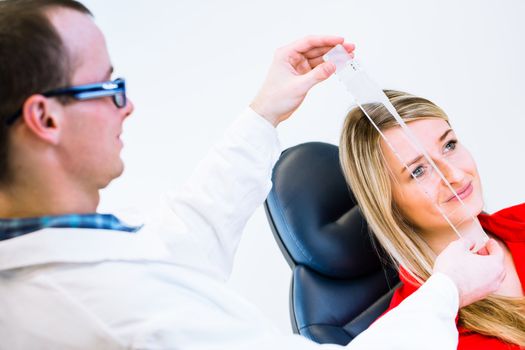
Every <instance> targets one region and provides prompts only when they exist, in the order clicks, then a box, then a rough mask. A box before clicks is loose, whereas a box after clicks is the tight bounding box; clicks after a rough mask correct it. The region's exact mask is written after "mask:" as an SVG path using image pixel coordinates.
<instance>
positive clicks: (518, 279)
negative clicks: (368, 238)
mask: <svg viewBox="0 0 525 350" xmlns="http://www.w3.org/2000/svg"><path fill="white" fill-rule="evenodd" d="M386 94H387V96H388V98H389V99H390V101H391V102H392V104H393V105H394V107H395V108H396V110H397V111H398V112H399V114H400V116H401V118H403V120H405V122H406V123H407V125H408V126H409V127H410V128H411V129H412V131H413V132H414V133H415V135H416V136H417V137H418V139H419V140H421V141H422V143H423V146H424V147H425V148H426V149H427V151H428V153H429V155H430V157H431V158H432V159H433V161H434V162H435V163H436V165H437V166H438V167H439V168H440V170H441V171H442V173H443V174H444V175H445V177H446V178H447V180H448V181H449V182H450V184H451V185H452V186H453V187H454V189H455V190H456V191H457V192H458V195H459V196H460V198H461V199H462V201H463V202H464V203H465V204H466V205H467V206H468V207H469V208H470V209H472V211H473V214H474V215H475V217H476V216H477V219H478V220H479V221H480V223H481V225H482V227H483V229H484V230H485V232H486V233H487V234H488V235H489V236H490V237H492V238H494V239H496V240H497V242H498V243H499V245H500V246H501V247H503V249H504V251H505V254H506V257H505V266H506V277H505V280H504V281H503V283H502V285H501V287H500V289H499V290H498V291H497V292H496V293H494V294H493V295H491V296H489V297H487V298H485V299H483V300H481V301H478V302H476V303H474V304H471V305H468V306H466V307H463V308H461V309H460V311H459V315H458V318H457V326H458V330H459V335H460V337H459V346H458V349H477V350H479V349H519V348H520V347H523V346H525V298H524V294H523V286H524V285H525V203H523V204H521V205H517V206H514V207H511V208H507V209H504V210H502V211H500V212H498V213H496V214H493V215H487V214H484V213H482V208H483V196H482V189H481V182H480V178H479V174H478V171H477V168H476V163H475V161H474V160H473V158H472V157H471V155H470V154H469V152H468V151H467V150H466V149H465V147H464V146H463V145H462V144H461V142H459V140H458V137H457V135H456V134H455V133H454V130H453V129H452V128H451V126H450V124H449V120H448V117H447V115H446V114H445V113H444V112H443V110H442V109H441V108H439V107H438V106H436V105H435V104H434V103H432V102H430V101H428V100H427V99H424V98H420V97H416V96H412V95H410V94H407V93H403V92H399V91H386ZM370 117H371V118H372V119H373V120H374V122H375V123H376V124H377V126H378V127H379V128H380V129H381V130H382V132H383V133H385V134H386V136H387V137H388V139H389V141H391V142H392V143H395V144H396V148H397V151H398V152H399V153H402V154H403V156H404V157H405V156H406V158H405V159H414V160H415V162H411V163H412V164H410V166H409V167H408V169H406V168H404V166H403V164H402V163H401V162H400V161H399V160H398V158H397V157H396V155H395V154H394V153H393V151H392V150H391V149H390V148H389V147H388V146H387V144H386V143H385V141H384V140H382V138H381V137H380V135H379V133H378V132H377V130H376V129H375V128H374V127H373V126H372V124H371V123H370V122H369V121H368V119H367V118H366V116H365V115H364V114H363V113H362V111H361V110H360V109H359V108H354V109H353V110H351V111H350V112H349V114H348V116H347V117H346V120H345V123H344V127H343V132H342V135H341V142H340V160H341V164H342V168H343V171H344V174H345V178H346V181H347V182H348V183H349V185H350V187H351V189H352V191H353V193H354V194H355V196H356V198H357V200H358V203H359V205H360V208H361V210H362V212H363V214H364V216H365V218H366V220H367V222H368V223H369V226H370V228H371V231H372V232H373V234H374V235H375V236H376V237H377V239H378V241H379V242H380V243H381V244H382V245H383V246H384V247H385V249H386V251H387V252H388V254H389V255H390V257H391V258H392V260H393V261H394V262H395V264H396V265H397V266H398V267H399V272H400V278H401V280H402V282H403V284H402V286H401V287H400V288H399V289H398V290H397V291H396V292H395V294H394V296H393V299H392V302H391V305H390V309H391V308H394V307H396V306H397V305H398V304H399V303H400V302H401V301H402V300H403V299H405V298H406V297H407V296H409V295H410V294H412V293H413V292H414V291H415V290H417V289H418V288H419V286H420V285H421V284H422V283H423V282H424V281H425V280H426V279H428V278H429V277H430V275H431V272H432V266H433V261H434V259H435V257H436V256H437V255H438V254H439V253H440V252H441V250H442V249H443V248H444V247H446V245H447V244H448V243H450V242H451V241H453V240H455V239H456V238H457V236H456V235H455V233H454V232H453V231H452V229H451V228H450V226H449V225H448V224H447V223H446V221H445V220H444V218H443V217H442V216H441V214H439V211H438V210H437V208H436V207H435V206H434V204H433V203H439V204H440V205H441V206H442V208H444V209H445V210H446V211H447V212H452V211H453V210H454V208H456V207H457V206H459V205H460V203H459V201H458V200H457V199H456V198H453V197H451V196H450V193H451V192H450V191H449V190H447V188H446V186H445V185H444V184H443V182H441V181H440V180H439V178H438V180H437V181H435V178H436V176H435V174H433V173H432V169H431V168H430V167H429V166H428V164H425V160H424V158H419V159H418V156H419V154H417V153H414V152H415V151H414V150H412V149H411V148H410V147H409V145H408V144H407V142H406V140H405V139H404V137H403V133H402V131H401V129H400V127H399V126H398V124H397V122H396V121H395V120H394V119H393V118H392V116H391V115H390V114H389V113H388V112H387V111H386V110H385V109H384V108H379V107H375V108H371V112H370ZM411 153H412V154H411ZM434 173H435V172H434ZM414 177H417V178H418V179H419V180H422V181H430V182H432V181H434V187H432V188H433V190H432V191H430V192H428V194H425V193H424V192H423V191H422V190H421V189H420V187H419V186H418V185H417V182H418V181H416V180H415V179H414ZM432 178H433V180H432ZM429 197H430V198H429Z"/></svg>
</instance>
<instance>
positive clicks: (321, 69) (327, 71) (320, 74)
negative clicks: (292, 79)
mask: <svg viewBox="0 0 525 350" xmlns="http://www.w3.org/2000/svg"><path fill="white" fill-rule="evenodd" d="M334 73H335V64H333V63H332V62H323V63H321V64H319V65H317V66H316V67H315V68H314V69H312V70H311V71H309V72H308V73H306V74H304V75H303V79H304V84H305V85H306V88H307V89H308V90H309V89H311V88H312V87H313V86H314V85H316V84H318V83H320V82H322V81H324V80H326V79H328V78H329V77H330V76H331V75H332V74H334Z"/></svg>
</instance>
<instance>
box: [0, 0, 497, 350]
mask: <svg viewBox="0 0 525 350" xmlns="http://www.w3.org/2000/svg"><path fill="white" fill-rule="evenodd" d="M336 44H343V45H344V47H345V48H346V49H347V51H349V52H351V51H352V50H353V45H351V44H348V43H344V40H343V39H342V38H339V37H328V36H323V37H308V38H305V39H302V40H299V41H297V42H295V43H293V44H290V45H289V46H286V47H283V48H281V49H279V50H277V52H276V54H275V58H274V62H273V64H272V66H271V68H270V71H269V73H268V77H267V79H266V81H265V83H264V84H263V86H262V88H261V90H260V91H259V93H258V94H257V96H256V98H255V99H254V101H253V102H252V104H251V107H250V108H247V109H246V110H245V111H244V112H243V113H242V114H241V116H239V118H238V119H237V120H236V122H235V123H234V124H233V125H232V126H231V127H230V129H229V130H228V131H227V133H226V135H225V136H224V138H223V139H222V140H221V141H220V142H219V143H218V144H217V145H216V146H215V147H214V148H213V149H212V150H211V152H210V154H209V155H208V156H207V157H206V158H205V159H204V160H203V161H202V163H201V164H200V166H199V167H198V168H197V170H196V172H195V174H194V175H193V176H192V178H191V180H190V181H189V182H188V183H187V184H186V185H185V186H183V187H182V188H181V189H180V190H179V191H178V192H177V193H175V194H174V195H172V196H169V197H167V198H166V200H165V202H163V203H161V204H160V205H159V208H158V209H157V210H156V216H154V217H151V218H149V219H147V220H146V221H145V223H144V224H143V225H141V226H130V225H127V224H125V223H123V222H122V221H120V220H119V219H118V218H116V217H115V216H113V215H102V214H98V213H96V209H97V206H98V202H99V190H100V189H102V188H104V187H105V186H107V185H108V184H109V183H110V182H111V180H113V179H114V178H116V177H118V176H119V175H120V174H121V173H122V171H123V164H122V160H121V159H120V151H121V149H122V142H121V140H120V134H121V132H122V125H123V122H124V121H125V120H126V118H127V117H128V116H129V115H130V114H131V113H132V112H133V104H132V103H131V101H130V100H129V99H127V97H126V91H125V81H124V80H123V79H114V80H111V74H112V71H113V68H112V65H111V62H110V59H109V55H108V52H107V49H106V44H105V40H104V36H103V34H102V33H101V31H100V30H99V28H98V27H97V26H96V25H95V24H94V22H93V20H92V17H91V14H90V12H89V10H87V9H86V8H85V7H84V6H83V5H81V4H80V3H78V2H76V1H73V0H5V1H2V2H0V218H2V219H0V348H1V349H33V348H39V349H124V348H126V349H214V348H216V349H248V348H250V349H263V348H264V349H266V348H269V347H274V348H288V349H315V348H318V347H320V345H317V344H314V343H312V342H310V341H308V340H306V339H304V338H302V337H298V336H283V335H279V334H278V332H277V331H276V330H275V329H274V328H273V327H272V326H271V325H269V323H268V322H267V321H266V320H265V319H264V318H263V317H262V316H261V315H260V313H259V312H257V310H255V309H254V308H253V307H252V306H250V305H249V304H247V303H246V302H245V301H243V300H241V299H240V298H239V297H238V296H237V295H236V294H235V293H233V292H232V291H230V290H229V289H228V288H227V287H226V286H225V284H224V280H225V279H227V278H228V276H229V274H230V271H231V265H232V262H233V256H234V252H235V248H236V246H237V243H238V241H239V238H240V234H241V232H242V229H243V227H244V224H245V222H246V221H247V219H248V218H249V216H250V215H251V214H252V212H253V211H254V210H255V208H256V207H257V206H259V205H260V204H261V203H262V201H263V200H264V198H265V197H266V195H267V193H268V191H269V188H270V187H271V182H270V174H271V169H272V166H273V165H274V163H275V161H276V159H277V157H278V155H279V147H278V141H277V136H276V131H275V126H277V125H278V124H279V123H280V122H281V121H283V120H285V119H287V118H288V117H290V115H291V114H292V113H293V112H294V111H295V110H296V109H297V108H298V107H299V105H300V104H301V103H302V101H303V99H304V97H305V95H306V93H307V92H308V91H309V90H310V88H311V87H312V86H314V85H315V84H317V83H319V82H321V81H323V80H325V79H326V78H328V77H329V76H330V75H331V74H333V72H334V70H335V67H334V66H333V65H332V64H331V63H325V62H323V60H322V55H323V54H324V53H326V52H327V51H328V50H329V49H330V48H332V47H333V46H335V45H336ZM490 253H491V254H489V255H488V256H485V257H481V256H478V255H474V254H472V253H470V252H469V250H468V246H467V245H466V243H465V242H464V241H458V242H455V243H453V244H452V245H451V246H449V247H448V248H447V249H446V250H445V251H444V252H443V253H442V254H441V255H440V257H439V258H438V260H437V262H436V266H435V272H436V273H435V275H434V276H432V277H431V278H430V279H429V280H428V282H427V283H426V284H425V286H423V287H422V288H420V289H419V290H418V292H416V293H414V295H413V296H411V297H409V298H408V299H407V300H406V301H405V302H404V304H402V305H401V306H400V307H398V308H397V309H396V310H394V311H393V312H391V313H389V314H388V315H386V316H385V317H383V318H381V319H380V320H379V321H377V322H376V323H375V324H374V325H373V326H372V327H371V328H370V329H369V330H367V331H365V332H364V333H362V334H361V335H360V336H358V337H357V338H356V340H355V341H353V342H352V343H351V344H350V345H349V346H348V348H353V349H358V348H361V349H370V348H374V347H378V346H381V347H382V348H403V349H410V348H414V349H415V348H419V347H420V346H421V345H422V344H425V346H427V347H428V344H433V345H435V346H436V347H437V348H440V349H453V348H455V346H456V343H457V331H456V327H455V323H454V319H455V315H456V313H457V309H458V305H459V304H460V303H461V304H462V305H465V304H468V303H470V302H473V301H475V300H478V299H480V298H482V297H483V296H485V295H487V294H488V293H490V292H492V291H494V290H495V289H497V287H498V285H499V283H500V282H501V277H502V274H503V268H502V266H503V264H502V259H503V254H502V252H501V250H498V247H497V246H495V247H492V248H491V249H490ZM457 266H462V271H457ZM403 332H405V333H406V334H407V336H406V337H403ZM323 347H324V348H327V349H330V348H333V349H335V348H340V347H339V346H329V345H326V346H323Z"/></svg>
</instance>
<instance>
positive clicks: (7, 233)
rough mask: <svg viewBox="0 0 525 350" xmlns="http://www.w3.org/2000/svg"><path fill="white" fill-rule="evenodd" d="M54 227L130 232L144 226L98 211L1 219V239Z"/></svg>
mask: <svg viewBox="0 0 525 350" xmlns="http://www.w3.org/2000/svg"><path fill="white" fill-rule="evenodd" d="M52 227H56V228H88V229H102V230H116V231H124V232H130V233H133V232H137V231H138V230H140V229H141V228H142V226H128V225H126V224H124V223H122V221H120V220H119V219H118V218H117V217H116V216H114V215H111V214H98V213H95V214H69V215H58V216H41V217H35V218H21V219H0V241H2V240H6V239H10V238H14V237H18V236H22V235H25V234H27V233H31V232H34V231H38V230H41V229H44V228H52Z"/></svg>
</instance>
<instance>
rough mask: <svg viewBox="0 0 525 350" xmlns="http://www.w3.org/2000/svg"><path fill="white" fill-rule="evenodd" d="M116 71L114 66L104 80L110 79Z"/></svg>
mask: <svg viewBox="0 0 525 350" xmlns="http://www.w3.org/2000/svg"><path fill="white" fill-rule="evenodd" d="M114 71H115V68H114V67H113V66H111V67H109V69H108V72H107V73H106V75H105V76H104V80H108V79H110V78H111V75H112V74H113V72H114Z"/></svg>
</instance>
